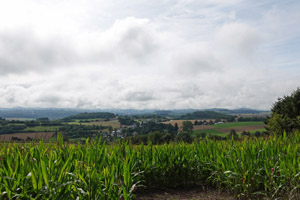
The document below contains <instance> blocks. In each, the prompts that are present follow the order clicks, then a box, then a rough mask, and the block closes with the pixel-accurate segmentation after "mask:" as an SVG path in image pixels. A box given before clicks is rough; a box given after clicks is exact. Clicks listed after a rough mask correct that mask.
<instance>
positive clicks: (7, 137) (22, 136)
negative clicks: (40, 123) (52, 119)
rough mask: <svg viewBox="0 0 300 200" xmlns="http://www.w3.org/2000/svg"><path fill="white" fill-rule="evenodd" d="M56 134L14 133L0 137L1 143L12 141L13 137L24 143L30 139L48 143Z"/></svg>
mask: <svg viewBox="0 0 300 200" xmlns="http://www.w3.org/2000/svg"><path fill="white" fill-rule="evenodd" d="M54 134H55V132H34V133H12V134H3V135H0V141H7V142H9V141H11V140H12V137H16V138H19V139H21V140H23V141H25V140H26V139H27V137H30V138H31V139H35V140H40V139H43V140H44V141H48V140H49V139H50V138H51V137H52V136H53V135H54Z"/></svg>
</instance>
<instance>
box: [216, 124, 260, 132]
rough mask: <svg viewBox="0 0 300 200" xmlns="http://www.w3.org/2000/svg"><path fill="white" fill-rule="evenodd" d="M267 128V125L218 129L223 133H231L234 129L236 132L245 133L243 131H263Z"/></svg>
mask: <svg viewBox="0 0 300 200" xmlns="http://www.w3.org/2000/svg"><path fill="white" fill-rule="evenodd" d="M263 128H265V125H263V124H262V125H249V126H238V127H232V128H220V129H216V130H218V131H220V132H222V133H229V132H230V131H231V130H232V129H234V130H235V131H236V132H238V133H239V132H243V131H253V130H257V129H263Z"/></svg>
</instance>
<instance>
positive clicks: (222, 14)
mask: <svg viewBox="0 0 300 200" xmlns="http://www.w3.org/2000/svg"><path fill="white" fill-rule="evenodd" d="M122 2H125V1H123V0H116V1H96V0H91V1H83V0H75V1H68V0H65V1H52V2H49V1H35V0H31V1H28V2H27V3H24V2H22V1H18V0H12V1H10V2H8V3H3V2H1V3H0V72H1V75H0V79H1V82H2V83H3V84H2V85H0V96H1V97H0V105H2V106H1V107H14V106H25V107H81V108H138V109H142V108H158V109H174V108H209V107H227V108H237V107H252V108H260V109H268V108H270V106H271V104H272V103H273V102H274V101H275V100H276V98H277V97H278V96H282V95H283V94H288V93H289V92H291V91H292V90H293V89H295V88H296V87H297V86H298V79H299V77H298V76H295V74H296V73H295V72H298V74H299V70H298V71H297V69H296V68H294V70H293V69H289V70H286V69H285V68H284V67H275V68H274V67H272V65H274V60H281V61H286V59H287V58H289V59H290V60H289V61H290V62H293V61H294V63H299V62H297V61H298V60H297V59H298V58H297V55H296V54H294V55H286V54H285V53H284V52H283V51H278V50H277V49H275V47H274V45H273V42H274V41H277V43H276V44H277V45H282V44H287V43H286V41H287V38H288V36H289V35H290V36H292V38H294V39H293V41H295V42H299V40H297V37H298V36H297V34H296V33H298V31H299V29H298V28H297V27H298V26H296V25H299V21H298V20H296V19H294V18H293V21H292V22H291V23H288V24H286V25H284V23H283V22H282V20H280V19H278V18H277V17H276V14H280V15H281V16H285V19H286V20H288V19H289V18H291V17H292V16H294V17H295V16H297V15H298V14H297V12H296V9H295V8H292V6H290V7H289V6H287V7H286V8H287V9H289V11H290V13H289V14H288V11H287V12H281V11H280V9H278V8H275V7H273V8H262V7H261V6H262V5H255V6H252V7H251V6H249V4H251V2H249V1H235V0H233V1H230V2H229V1H226V2H224V1H218V0H217V1H216V0H212V1H179V0H178V1H176V2H175V3H174V1H169V0H166V1H158V0H157V1H153V2H151V3H150V2H149V1H131V2H129V3H128V4H124V3H122ZM245 2H246V3H245ZM15 5H19V6H21V7H23V8H22V9H21V8H20V7H19V6H18V7H16V6H15ZM71 5H72V6H71ZM245 5H247V7H249V8H250V7H251V9H254V10H259V11H260V10H261V9H263V10H264V11H265V13H266V14H265V15H259V16H258V17H257V16H256V17H253V18H249V17H245V16H246V14H247V13H243V15H245V16H243V15H241V12H240V10H243V9H244V7H243V6H245ZM297 5H298V4H297ZM70 6H71V7H70ZM5 19H7V20H5ZM283 26H284V29H289V30H291V31H282V30H281V29H282V27H283ZM274 31H279V32H278V34H274V35H273V34H272V32H274ZM293 31H294V32H293ZM295 32H296V33H295ZM279 41H280V42H279ZM298 46H299V45H298ZM294 48H299V47H294ZM285 49H289V47H285ZM275 50H276V52H279V53H282V55H280V54H276V57H274V56H273V54H272V53H273V52H275ZM298 52H299V51H298ZM292 74H294V75H293V76H292Z"/></svg>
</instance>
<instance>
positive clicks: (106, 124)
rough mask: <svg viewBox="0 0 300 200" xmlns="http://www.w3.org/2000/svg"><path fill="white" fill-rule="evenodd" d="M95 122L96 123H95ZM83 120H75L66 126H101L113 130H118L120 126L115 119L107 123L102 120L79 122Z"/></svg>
mask: <svg viewBox="0 0 300 200" xmlns="http://www.w3.org/2000/svg"><path fill="white" fill-rule="evenodd" d="M96 120H97V121H96ZM80 121H83V120H75V122H69V123H68V124H77V125H78V124H82V125H86V126H92V125H98V126H100V125H102V126H112V127H113V128H120V127H121V124H120V122H119V121H118V120H117V119H111V120H109V121H104V120H103V119H92V120H91V119H89V120H87V121H90V122H80Z"/></svg>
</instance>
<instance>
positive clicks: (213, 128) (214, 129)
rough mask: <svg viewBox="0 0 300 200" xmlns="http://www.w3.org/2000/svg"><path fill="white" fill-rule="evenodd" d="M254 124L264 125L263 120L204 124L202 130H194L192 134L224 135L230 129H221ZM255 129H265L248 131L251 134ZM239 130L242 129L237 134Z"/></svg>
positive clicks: (240, 127)
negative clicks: (225, 130)
mask: <svg viewBox="0 0 300 200" xmlns="http://www.w3.org/2000/svg"><path fill="white" fill-rule="evenodd" d="M256 125H264V122H228V123H224V124H215V125H208V126H204V129H202V130H194V131H193V135H196V134H197V133H206V134H207V135H218V136H222V137H225V136H226V135H227V134H228V133H229V131H230V130H227V132H224V130H222V129H242V127H247V128H249V126H256ZM205 127H207V129H205ZM247 128H245V129H247ZM221 130H222V131H221ZM256 131H260V132H262V131H265V129H264V128H258V129H254V130H250V131H249V132H250V133H251V134H253V133H255V132H256ZM241 132H242V131H239V130H237V133H238V134H240V133H241Z"/></svg>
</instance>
